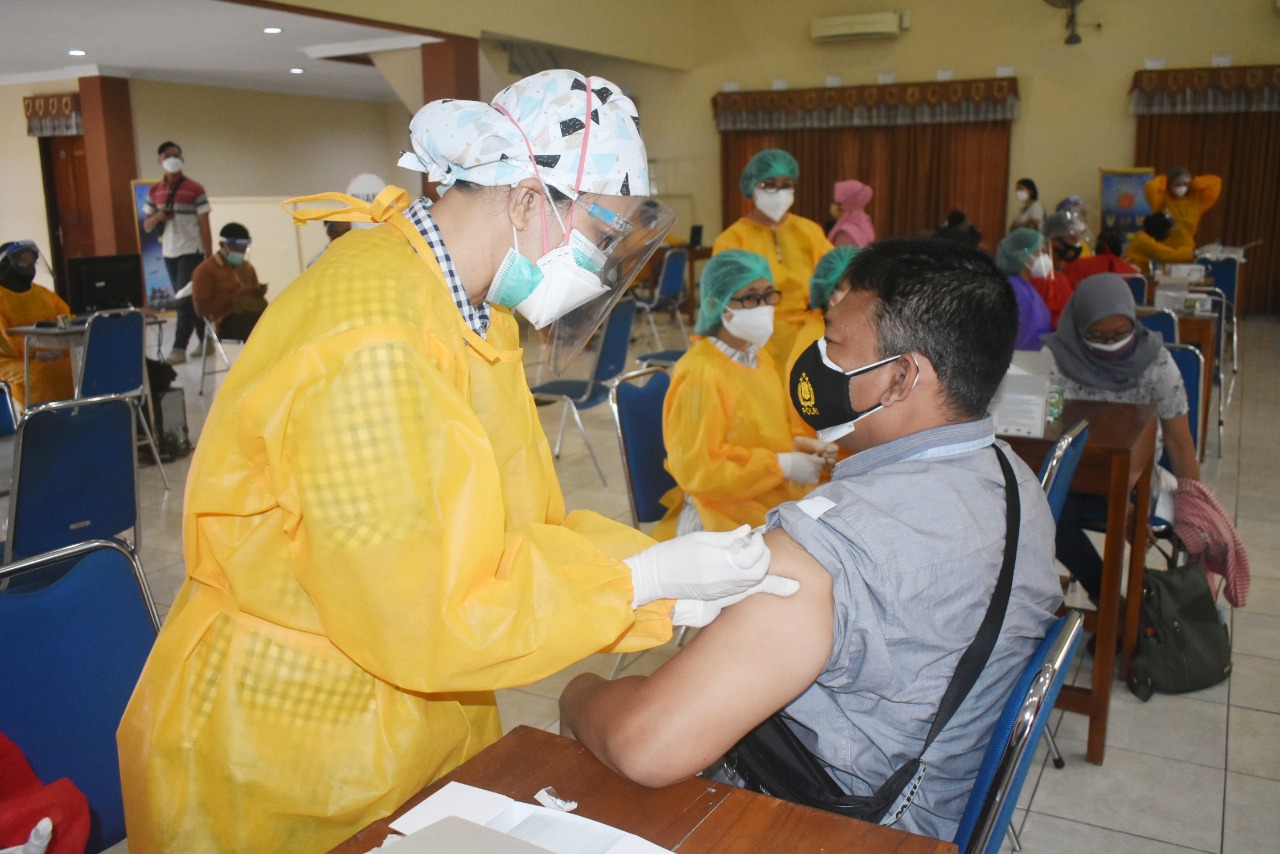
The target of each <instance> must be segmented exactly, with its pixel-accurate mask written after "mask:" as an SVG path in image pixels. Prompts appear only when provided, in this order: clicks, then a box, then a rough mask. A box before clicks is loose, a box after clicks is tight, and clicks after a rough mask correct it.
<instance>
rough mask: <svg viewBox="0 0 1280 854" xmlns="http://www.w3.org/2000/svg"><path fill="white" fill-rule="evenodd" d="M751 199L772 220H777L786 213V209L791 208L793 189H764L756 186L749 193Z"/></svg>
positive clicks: (793, 198)
mask: <svg viewBox="0 0 1280 854" xmlns="http://www.w3.org/2000/svg"><path fill="white" fill-rule="evenodd" d="M751 201H753V202H754V203H755V206H756V207H757V208H759V209H760V212H761V213H763V214H764V215H765V216H767V217H768V218H769V219H771V220H773V221H774V222H778V221H779V220H781V219H782V218H783V217H784V216H786V215H787V211H789V210H791V206H792V205H793V204H795V201H796V191H795V190H766V189H764V188H761V187H756V189H755V192H753V193H752V194H751Z"/></svg>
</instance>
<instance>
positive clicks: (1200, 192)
mask: <svg viewBox="0 0 1280 854" xmlns="http://www.w3.org/2000/svg"><path fill="white" fill-rule="evenodd" d="M1142 192H1143V194H1144V195H1145V196H1146V197H1147V204H1148V205H1150V206H1151V212H1152V213H1160V212H1161V211H1167V212H1168V213H1169V215H1170V216H1171V217H1173V230H1172V231H1171V232H1170V233H1169V237H1168V239H1167V240H1165V241H1164V242H1165V243H1167V244H1168V245H1169V246H1170V247H1171V248H1172V249H1175V250H1186V251H1191V250H1194V249H1195V248H1196V231H1198V230H1199V228H1200V218H1201V217H1202V216H1204V213H1205V211H1207V210H1209V208H1211V207H1213V206H1214V205H1215V204H1217V203H1218V196H1220V195H1222V179H1221V178H1220V177H1218V176H1217V175H1192V174H1191V170H1190V169H1186V168H1182V167H1179V168H1177V169H1170V170H1169V174H1167V175H1157V176H1156V177H1154V178H1152V179H1151V180H1150V181H1148V182H1147V183H1146V184H1144V185H1143V186H1142Z"/></svg>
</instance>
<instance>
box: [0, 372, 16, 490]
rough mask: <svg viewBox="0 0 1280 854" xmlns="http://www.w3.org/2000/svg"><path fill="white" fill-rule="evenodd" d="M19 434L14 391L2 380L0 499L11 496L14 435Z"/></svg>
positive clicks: (0, 383)
mask: <svg viewBox="0 0 1280 854" xmlns="http://www.w3.org/2000/svg"><path fill="white" fill-rule="evenodd" d="M17 432H18V407H17V404H15V403H14V400H13V389H11V388H10V387H9V384H8V383H7V382H5V381H4V380H0V498H3V497H5V496H6V495H8V494H9V487H10V486H11V485H12V484H13V446H14V442H15V440H14V439H13V434H14V433H17Z"/></svg>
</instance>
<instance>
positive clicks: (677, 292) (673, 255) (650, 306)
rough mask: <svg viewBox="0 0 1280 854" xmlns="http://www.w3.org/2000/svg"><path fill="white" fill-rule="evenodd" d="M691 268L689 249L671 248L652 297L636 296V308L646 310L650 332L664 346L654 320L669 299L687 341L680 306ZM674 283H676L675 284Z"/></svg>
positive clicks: (654, 340) (681, 332) (654, 339)
mask: <svg viewBox="0 0 1280 854" xmlns="http://www.w3.org/2000/svg"><path fill="white" fill-rule="evenodd" d="M688 269H689V250H688V249H683V248H676V249H669V250H667V254H666V256H665V257H663V259H662V269H661V271H659V274H658V284H657V287H655V288H654V292H653V296H652V298H651V299H647V300H646V299H640V298H639V297H637V298H636V308H637V309H641V310H643V311H644V314H645V318H646V319H647V320H648V321H649V332H650V333H651V334H652V335H653V342H654V344H656V345H657V346H658V347H659V348H661V347H662V337H661V336H660V335H658V326H657V324H655V323H654V322H653V313H654V312H655V311H662V310H665V308H666V307H667V303H668V301H670V308H671V309H672V314H674V315H675V317H676V323H678V324H679V325H680V338H681V339H682V340H685V341H687V340H688V339H689V333H688V332H687V331H686V330H685V326H684V318H683V317H681V316H680V306H681V305H683V304H684V296H685V285H686V281H685V279H686V274H687V271H688ZM673 283H674V284H673Z"/></svg>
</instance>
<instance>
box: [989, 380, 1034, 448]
mask: <svg viewBox="0 0 1280 854" xmlns="http://www.w3.org/2000/svg"><path fill="white" fill-rule="evenodd" d="M1048 392H1049V380H1048V378H1047V377H1042V376H1037V375H1036V374H1031V373H1028V372H1027V371H1025V370H1023V369H1022V368H1019V367H1018V366H1017V365H1010V366H1009V370H1008V372H1006V373H1005V375H1004V380H1002V381H1001V383H1000V386H999V387H998V388H997V389H996V393H995V396H994V397H992V398H991V403H990V404H989V405H988V407H987V409H988V410H989V411H990V412H991V420H992V421H993V422H994V424H995V430H996V433H998V434H1000V435H1002V436H1031V437H1033V438H1037V439H1038V438H1041V437H1043V436H1044V413H1045V397H1046V395H1047V394H1048Z"/></svg>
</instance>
